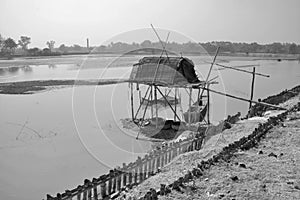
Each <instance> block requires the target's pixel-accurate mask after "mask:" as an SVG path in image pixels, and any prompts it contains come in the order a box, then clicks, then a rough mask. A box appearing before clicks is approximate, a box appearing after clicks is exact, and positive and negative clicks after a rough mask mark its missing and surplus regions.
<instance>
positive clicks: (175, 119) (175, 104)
mask: <svg viewBox="0 0 300 200" xmlns="http://www.w3.org/2000/svg"><path fill="white" fill-rule="evenodd" d="M174 90H175V92H174V93H175V109H174V110H175V113H174V122H175V121H176V108H177V88H175V89H174Z"/></svg>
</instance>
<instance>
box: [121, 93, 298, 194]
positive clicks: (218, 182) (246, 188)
mask: <svg viewBox="0 0 300 200" xmlns="http://www.w3.org/2000/svg"><path fill="white" fill-rule="evenodd" d="M296 88H297V87H296ZM277 98H279V96H277ZM283 98H284V97H283ZM299 102H300V94H299V93H298V94H297V95H295V96H294V97H291V98H290V99H288V100H285V102H282V103H280V104H279V106H282V107H284V108H286V109H291V108H292V107H294V106H297V104H298V103H299ZM298 107H299V104H298ZM284 112H285V111H276V110H273V111H267V112H265V113H264V114H263V115H262V116H261V117H257V116H255V117H252V118H249V119H244V120H241V121H239V122H238V123H236V124H235V125H234V126H233V127H232V128H231V129H227V130H225V131H223V132H222V133H220V134H217V135H215V136H213V137H211V138H210V139H209V140H207V141H206V142H205V144H204V145H203V147H202V149H201V150H199V151H196V152H190V153H186V154H183V155H181V156H178V157H177V158H176V159H175V160H173V161H172V162H171V163H170V164H169V165H167V166H166V167H164V168H163V169H161V172H160V173H159V174H157V175H155V176H153V177H150V178H149V179H147V180H146V181H144V182H143V183H142V184H140V185H139V186H137V187H135V188H133V189H132V190H130V192H128V193H125V195H126V198H128V197H133V198H140V197H143V196H144V195H145V194H146V193H147V192H148V191H149V189H150V188H152V189H155V190H156V191H159V190H160V187H161V184H163V185H165V186H168V185H172V184H173V186H174V182H176V181H177V180H180V178H181V177H185V176H186V174H187V172H188V171H192V170H193V169H195V168H198V166H199V163H202V162H203V161H208V160H211V159H212V158H214V157H215V156H216V155H218V154H219V153H220V152H222V151H223V149H224V147H226V146H229V144H232V143H234V142H235V141H240V140H241V139H242V138H245V137H248V136H250V135H251V134H253V133H254V132H255V131H256V130H257V128H258V127H259V126H260V124H264V123H267V122H268V119H270V118H271V117H274V116H279V115H280V114H281V113H284ZM299 131H300V112H299V110H298V111H293V112H289V113H288V116H287V118H286V120H285V121H284V122H283V123H279V124H278V125H276V126H273V127H272V128H271V129H270V130H269V131H268V132H267V135H266V138H265V139H264V140H263V141H262V142H261V143H260V144H259V145H258V146H256V148H253V149H249V150H245V149H244V150H239V151H238V152H236V153H234V154H233V156H232V157H231V159H229V160H228V161H226V162H224V161H223V162H217V163H215V164H213V165H211V167H210V168H209V169H207V170H205V171H204V172H202V173H203V174H202V176H201V178H195V177H194V178H193V179H192V180H191V181H189V182H187V183H184V184H182V185H181V187H180V188H179V189H178V188H177V190H171V191H169V192H170V193H169V194H167V195H166V196H159V199H249V198H250V199H251V198H252V199H261V198H263V199H299V198H300V195H299V194H300V182H299V180H300V171H299V168H300V162H299V161H300V146H299V142H300V134H299ZM122 198H123V197H120V199H122ZM126 198H125V199H126ZM123 199H124V198H123Z"/></svg>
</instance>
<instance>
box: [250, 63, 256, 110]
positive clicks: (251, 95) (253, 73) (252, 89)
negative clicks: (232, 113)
mask: <svg viewBox="0 0 300 200" xmlns="http://www.w3.org/2000/svg"><path fill="white" fill-rule="evenodd" d="M254 80H255V67H253V72H252V84H251V94H250V102H249V110H250V108H251V107H252V99H253V91H254Z"/></svg>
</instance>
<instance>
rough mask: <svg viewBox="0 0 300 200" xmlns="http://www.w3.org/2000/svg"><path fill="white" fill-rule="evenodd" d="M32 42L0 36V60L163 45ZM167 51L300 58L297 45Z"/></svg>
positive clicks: (171, 46)
mask: <svg viewBox="0 0 300 200" xmlns="http://www.w3.org/2000/svg"><path fill="white" fill-rule="evenodd" d="M30 43H31V38H30V37H28V36H21V37H20V39H19V40H18V41H15V40H14V39H12V38H10V37H9V38H4V37H2V36H1V34H0V56H1V57H8V58H11V57H13V56H49V55H65V54H81V53H127V52H131V51H135V52H139V53H147V51H145V50H150V52H152V53H155V49H162V44H161V43H160V42H152V41H150V40H145V41H143V42H141V43H136V42H133V43H131V44H129V43H124V42H111V43H110V44H108V45H101V46H98V47H89V48H87V47H82V46H80V45H78V44H74V45H72V46H66V45H65V44H61V45H60V46H59V47H55V41H54V40H49V41H47V42H46V43H45V45H46V47H45V48H43V49H40V48H37V47H33V48H29V47H28V46H29V44H30ZM163 45H165V46H166V49H167V50H168V51H171V52H176V53H179V52H182V53H205V52H206V51H207V52H208V53H213V52H215V51H216V49H217V47H220V52H221V53H230V54H235V53H243V54H246V55H247V54H249V53H271V54H300V45H297V44H295V43H279V42H274V43H271V44H258V43H256V42H253V43H237V42H226V41H213V42H206V43H195V42H186V43H176V42H168V43H163Z"/></svg>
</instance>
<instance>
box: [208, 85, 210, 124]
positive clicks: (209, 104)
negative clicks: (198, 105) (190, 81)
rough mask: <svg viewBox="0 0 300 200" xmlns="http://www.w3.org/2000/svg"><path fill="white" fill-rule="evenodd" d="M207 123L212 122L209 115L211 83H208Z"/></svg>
mask: <svg viewBox="0 0 300 200" xmlns="http://www.w3.org/2000/svg"><path fill="white" fill-rule="evenodd" d="M207 89H208V90H207V124H210V119H209V118H210V116H209V112H210V98H209V84H208V85H207Z"/></svg>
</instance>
